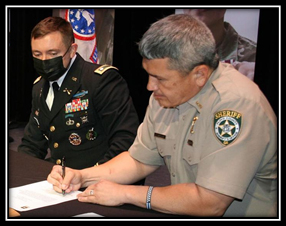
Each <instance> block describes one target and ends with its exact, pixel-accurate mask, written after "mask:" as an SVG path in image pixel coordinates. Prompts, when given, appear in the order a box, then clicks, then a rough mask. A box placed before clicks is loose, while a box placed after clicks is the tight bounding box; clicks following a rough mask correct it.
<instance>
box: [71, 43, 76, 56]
mask: <svg viewBox="0 0 286 226" xmlns="http://www.w3.org/2000/svg"><path fill="white" fill-rule="evenodd" d="M70 48H71V51H70V57H71V58H73V57H74V55H75V54H76V51H77V48H78V45H77V43H75V42H74V43H73V44H71V47H70Z"/></svg>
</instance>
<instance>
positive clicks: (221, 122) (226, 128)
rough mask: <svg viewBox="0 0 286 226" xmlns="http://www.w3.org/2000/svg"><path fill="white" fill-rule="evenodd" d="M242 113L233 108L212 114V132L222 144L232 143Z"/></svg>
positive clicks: (236, 133)
mask: <svg viewBox="0 0 286 226" xmlns="http://www.w3.org/2000/svg"><path fill="white" fill-rule="evenodd" d="M241 121H242V114H241V113H239V112H237V111H233V110H222V111H219V112H217V113H215V115H214V133H215V135H216V137H217V139H218V140H219V141H220V142H221V143H222V144H223V145H228V144H230V143H232V142H233V141H234V140H235V139H236V138H237V137H238V135H239V133H240V130H241Z"/></svg>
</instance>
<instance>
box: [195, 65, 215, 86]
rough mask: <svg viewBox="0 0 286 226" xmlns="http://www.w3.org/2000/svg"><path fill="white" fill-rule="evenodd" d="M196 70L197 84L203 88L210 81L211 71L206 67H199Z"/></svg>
mask: <svg viewBox="0 0 286 226" xmlns="http://www.w3.org/2000/svg"><path fill="white" fill-rule="evenodd" d="M194 69H195V75H196V83H197V85H198V86H199V87H203V86H204V85H205V84H206V82H207V81H208V79H209V76H210V74H211V69H210V68H209V67H208V66H206V65H199V66H197V67H195V68H194Z"/></svg>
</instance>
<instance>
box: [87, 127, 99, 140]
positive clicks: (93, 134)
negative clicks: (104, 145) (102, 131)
mask: <svg viewBox="0 0 286 226" xmlns="http://www.w3.org/2000/svg"><path fill="white" fill-rule="evenodd" d="M85 137H86V139H88V140H95V139H96V138H97V132H95V131H94V130H93V128H92V129H90V130H88V132H87V133H86V136H85Z"/></svg>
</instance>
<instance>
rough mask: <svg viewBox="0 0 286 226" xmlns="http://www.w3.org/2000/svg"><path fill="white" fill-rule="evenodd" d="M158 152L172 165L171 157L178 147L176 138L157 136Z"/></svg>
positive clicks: (166, 162) (167, 163)
mask: <svg viewBox="0 0 286 226" xmlns="http://www.w3.org/2000/svg"><path fill="white" fill-rule="evenodd" d="M155 141H156V144H157V150H158V153H159V154H160V155H161V156H162V158H164V161H165V164H166V165H170V163H171V157H172V154H173V151H174V148H176V144H175V139H167V138H161V137H156V136H155Z"/></svg>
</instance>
